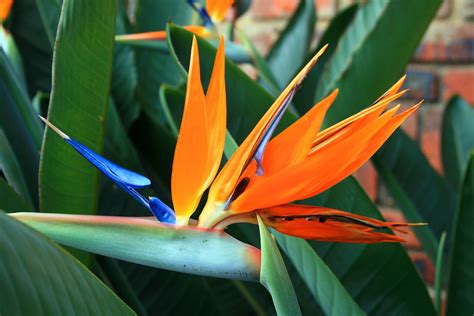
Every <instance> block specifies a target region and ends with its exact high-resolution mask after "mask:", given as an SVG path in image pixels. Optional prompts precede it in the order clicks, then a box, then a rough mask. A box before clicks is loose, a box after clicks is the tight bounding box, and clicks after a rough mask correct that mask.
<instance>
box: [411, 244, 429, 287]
mask: <svg viewBox="0 0 474 316" xmlns="http://www.w3.org/2000/svg"><path fill="white" fill-rule="evenodd" d="M409 255H410V258H411V260H412V261H413V263H414V264H415V266H416V267H417V268H418V271H420V274H421V276H422V277H423V279H424V280H425V282H426V283H428V284H431V285H432V284H433V283H434V276H435V268H434V265H433V263H432V262H431V261H430V259H429V258H428V256H427V255H426V253H424V252H422V251H410V252H409Z"/></svg>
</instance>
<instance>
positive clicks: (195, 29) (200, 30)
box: [115, 25, 210, 42]
mask: <svg viewBox="0 0 474 316" xmlns="http://www.w3.org/2000/svg"><path fill="white" fill-rule="evenodd" d="M184 28H185V29H186V30H188V31H189V32H192V33H194V34H195V35H198V36H201V37H208V36H209V34H210V32H209V31H208V30H207V29H206V28H205V27H204V26H200V25H187V26H184ZM115 40H116V41H118V42H129V41H164V40H166V31H156V32H144V33H134V34H124V35H117V36H115Z"/></svg>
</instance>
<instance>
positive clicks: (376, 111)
mask: <svg viewBox="0 0 474 316" xmlns="http://www.w3.org/2000/svg"><path fill="white" fill-rule="evenodd" d="M402 79H404V78H402ZM394 87H397V86H394ZM392 90H393V87H392V88H390V90H388V91H387V92H386V93H385V94H384V96H382V97H380V98H379V100H378V101H377V102H375V103H374V105H372V106H370V107H368V108H366V109H364V110H362V111H360V112H358V113H356V114H354V115H352V116H351V117H348V118H346V119H345V120H343V121H341V122H339V123H337V124H335V125H333V126H331V127H329V128H327V129H325V130H324V131H322V132H320V133H318V135H317V136H316V138H315V140H314V142H313V147H316V146H317V145H319V144H321V143H322V142H323V141H325V140H326V139H328V138H330V137H332V136H333V135H334V134H336V133H338V132H340V131H341V130H343V129H344V128H346V127H348V126H349V125H351V124H352V123H354V122H356V121H359V120H361V119H365V120H369V121H370V120H371V119H372V118H374V117H377V116H378V115H380V113H382V112H383V111H384V110H385V108H386V107H387V106H388V105H389V104H390V102H393V101H395V100H396V99H398V98H399V97H401V96H402V95H404V94H405V93H406V91H407V90H403V91H401V92H397V91H398V90H397V91H395V92H393V93H389V92H390V91H392ZM359 123H361V122H360V121H359ZM362 123H363V122H362Z"/></svg>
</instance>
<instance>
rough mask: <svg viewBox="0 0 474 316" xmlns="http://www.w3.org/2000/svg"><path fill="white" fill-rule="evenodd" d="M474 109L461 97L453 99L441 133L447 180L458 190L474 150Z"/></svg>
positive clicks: (449, 104) (446, 113)
mask: <svg viewBox="0 0 474 316" xmlns="http://www.w3.org/2000/svg"><path fill="white" fill-rule="evenodd" d="M473 122H474V108H473V107H472V106H471V105H469V104H468V103H467V102H466V101H464V100H463V99H462V98H461V97H459V96H456V97H453V98H452V99H451V100H450V101H449V102H448V105H447V106H446V110H445V111H444V115H443V125H442V132H441V158H442V160H443V170H444V174H445V175H446V178H447V179H448V180H449V182H450V183H451V184H452V186H453V188H454V189H455V190H457V189H458V188H459V185H460V183H461V180H462V179H461V178H462V175H463V172H464V169H465V168H466V165H467V160H468V158H469V152H470V151H471V150H472V149H474V124H473Z"/></svg>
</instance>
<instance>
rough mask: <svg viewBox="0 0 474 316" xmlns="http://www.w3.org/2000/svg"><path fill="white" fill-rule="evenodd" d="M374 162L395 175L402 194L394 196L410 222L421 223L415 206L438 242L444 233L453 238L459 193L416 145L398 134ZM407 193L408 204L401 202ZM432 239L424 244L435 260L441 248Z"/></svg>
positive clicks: (398, 132)
mask: <svg viewBox="0 0 474 316" xmlns="http://www.w3.org/2000/svg"><path fill="white" fill-rule="evenodd" d="M373 161H374V162H375V165H379V166H384V168H385V169H386V171H387V172H389V173H390V174H391V175H392V179H393V183H396V184H398V185H397V187H398V188H400V190H398V192H397V191H394V192H393V196H394V197H395V198H396V200H397V204H398V205H399V206H400V207H401V209H402V211H403V212H404V213H405V215H406V216H407V219H408V220H413V221H420V218H418V216H416V214H415V212H414V210H413V208H412V207H411V206H410V204H412V205H413V206H414V207H416V209H417V211H418V213H419V214H420V215H421V221H422V222H426V223H428V224H429V227H430V228H431V230H432V231H433V232H434V235H435V236H436V239H437V238H439V236H441V233H442V232H444V231H447V232H448V234H449V231H450V230H451V227H450V226H451V222H452V219H453V215H454V209H455V204H456V197H455V192H454V190H453V189H452V188H451V187H450V185H449V184H448V183H447V182H446V181H445V180H444V179H443V178H441V176H440V175H439V174H438V173H437V172H436V171H435V170H434V169H433V167H431V165H430V164H429V163H428V161H427V159H426V157H425V156H424V155H423V153H422V152H421V149H420V147H419V146H418V144H417V143H416V142H415V141H413V140H412V139H411V138H409V137H408V136H407V135H406V134H405V133H404V132H403V131H401V130H398V131H396V132H395V133H394V134H393V135H392V137H390V138H389V140H388V141H387V142H386V143H385V144H384V145H383V146H382V148H381V149H379V151H378V152H377V154H376V155H375V156H374V158H373ZM381 176H382V178H383V177H384V175H383V174H381ZM391 187H392V188H393V187H394V186H391ZM403 193H404V195H405V196H406V198H407V199H406V200H405V201H402V199H401V198H400V197H402V194H403ZM402 205H403V207H402ZM410 209H412V211H410ZM421 231H423V229H422V230H421ZM425 232H426V230H425ZM426 237H427V236H426ZM429 239H432V238H431V237H429V238H427V239H425V240H424V241H427V243H426V245H427V246H428V247H429V248H428V249H427V250H428V251H429V254H430V256H431V257H434V256H433V254H435V253H436V249H437V246H436V245H435V244H433V243H432V242H430V241H429ZM430 244H431V246H430Z"/></svg>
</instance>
